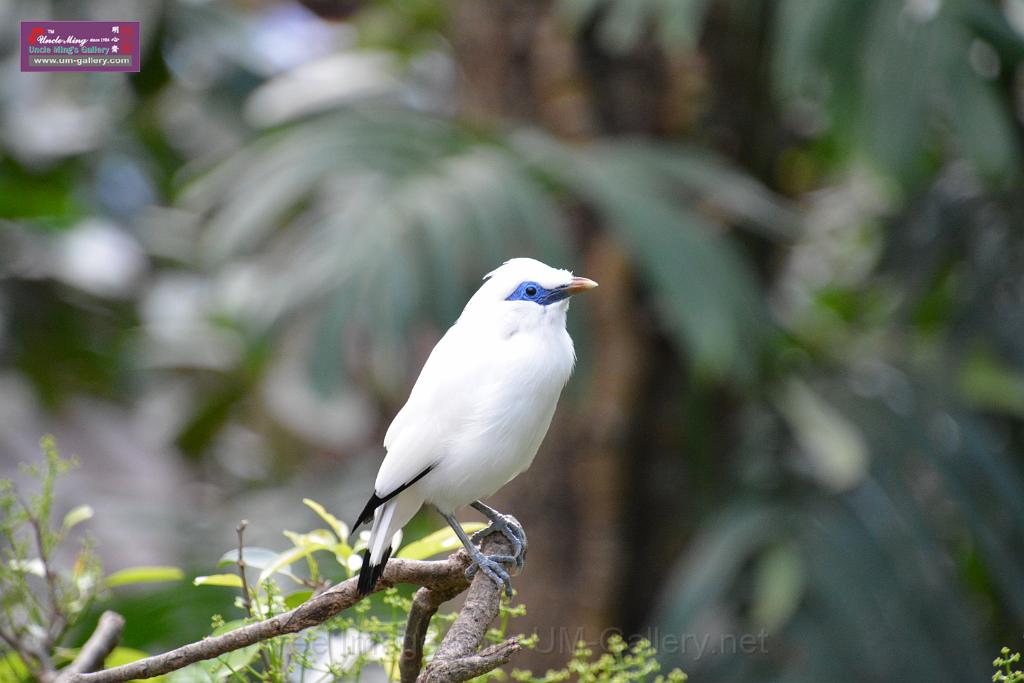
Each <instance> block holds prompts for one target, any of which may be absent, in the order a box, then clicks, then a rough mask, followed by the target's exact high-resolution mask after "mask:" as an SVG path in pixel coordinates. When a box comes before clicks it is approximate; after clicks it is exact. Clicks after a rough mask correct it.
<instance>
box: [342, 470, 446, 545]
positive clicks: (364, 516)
mask: <svg viewBox="0 0 1024 683" xmlns="http://www.w3.org/2000/svg"><path fill="white" fill-rule="evenodd" d="M433 469H434V465H431V466H430V467H428V468H427V469H425V470H423V471H422V472H420V473H419V474H417V475H416V476H415V477H413V478H412V479H410V480H409V481H407V482H405V483H404V484H402V485H401V486H399V487H398V488H397V489H395V490H394V491H392V492H391V493H389V494H388V495H386V496H384V497H383V498H381V497H380V496H378V495H377V492H376V491H374V493H373V495H372V496H370V500H368V501H367V502H366V507H364V508H363V511H362V512H360V513H359V517H358V518H357V519H356V523H355V524H353V525H352V530H353V531H355V530H356V529H357V528H358V527H359V526H360V525H362V524H364V523H365V522H369V521H370V520H371V519H373V512H374V510H376V509H377V508H379V507H380V506H381V505H383V504H384V503H386V502H388V501H389V500H391V499H392V498H394V497H395V496H397V495H398V494H399V493H401V492H402V491H404V490H406V489H407V488H409V487H410V486H412V485H413V484H415V483H416V482H418V481H419V480H420V479H422V478H423V477H425V476H427V475H428V474H430V471H431V470H433Z"/></svg>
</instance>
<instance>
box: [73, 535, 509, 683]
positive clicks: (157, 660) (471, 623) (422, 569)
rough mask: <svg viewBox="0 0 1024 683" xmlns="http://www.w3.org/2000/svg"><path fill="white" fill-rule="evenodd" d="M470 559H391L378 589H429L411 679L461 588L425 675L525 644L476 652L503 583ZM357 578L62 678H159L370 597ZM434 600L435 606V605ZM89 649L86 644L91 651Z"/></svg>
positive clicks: (101, 681) (465, 669) (499, 549)
mask: <svg viewBox="0 0 1024 683" xmlns="http://www.w3.org/2000/svg"><path fill="white" fill-rule="evenodd" d="M481 546H482V549H483V551H484V552H485V553H487V554H507V553H509V552H511V546H510V544H509V543H508V540H507V539H505V537H504V536H503V535H501V534H500V533H493V534H490V535H488V536H487V537H486V538H485V539H483V543H482V544H481ZM470 562H471V560H470V559H469V555H468V554H467V553H466V551H465V550H461V549H460V550H459V551H457V552H455V553H453V554H452V555H450V556H449V557H448V558H447V559H445V560H438V561H431V562H428V561H422V560H405V559H401V558H395V559H392V560H390V561H389V562H388V564H387V567H386V569H385V570H384V575H383V576H382V577H381V579H380V581H378V583H377V586H376V587H375V589H374V590H375V591H379V590H383V589H384V588H389V587H391V586H393V585H394V584H396V583H411V584H415V585H418V586H422V587H423V588H422V589H421V590H420V591H418V592H417V597H420V596H421V594H423V596H424V597H422V598H420V605H419V606H417V605H416V602H415V601H414V605H413V609H412V611H411V612H410V617H409V619H410V625H411V627H412V631H413V633H412V636H411V640H410V636H409V635H408V634H407V636H406V647H407V649H409V650H410V652H412V653H414V654H415V657H414V654H410V655H409V657H408V658H407V657H406V653H403V655H402V661H403V663H402V664H401V666H402V667H403V668H402V672H403V680H407V679H406V675H407V674H406V672H407V671H408V672H411V674H410V675H411V677H412V678H410V679H408V680H413V679H415V675H416V672H418V670H419V667H420V659H421V658H422V652H423V649H422V648H423V638H424V637H425V635H426V631H427V626H428V624H429V621H430V617H432V616H433V614H434V613H435V612H436V611H437V607H438V606H440V604H441V603H442V602H444V601H445V600H448V599H451V598H452V597H454V596H456V595H458V594H459V593H461V592H462V591H464V590H466V588H467V587H469V588H470V591H469V596H468V598H467V600H466V604H465V606H464V607H463V609H462V611H461V613H460V614H459V617H458V619H456V621H455V623H454V624H453V625H452V629H451V630H450V631H449V633H448V635H447V636H446V637H445V639H444V641H443V642H442V645H441V649H440V650H439V651H438V656H441V655H442V653H443V654H444V657H443V660H444V661H443V662H442V664H443V667H435V668H433V669H431V668H430V667H428V671H427V672H426V673H425V674H424V675H425V676H428V675H429V676H433V677H432V678H427V679H424V680H447V681H462V680H467V679H468V678H471V677H473V676H478V675H480V674H481V673H485V672H487V671H490V670H492V669H494V668H495V667H497V666H500V665H501V664H503V663H505V662H507V661H508V658H509V657H510V656H511V655H512V654H513V653H514V652H516V651H517V650H518V649H519V644H518V642H516V641H515V640H514V639H513V640H510V641H506V642H505V643H501V644H499V645H497V646H492V647H489V648H486V649H485V650H482V651H481V652H479V653H477V652H476V650H477V648H478V647H479V646H480V644H481V643H482V642H483V638H484V636H485V635H486V633H487V628H488V626H489V625H490V623H491V621H493V619H494V617H495V616H497V613H498V604H499V600H500V596H501V591H500V589H499V588H498V586H496V585H495V584H494V583H493V582H492V581H491V580H490V579H488V578H487V577H486V576H484V575H483V573H482V572H478V573H477V575H476V577H475V578H474V580H473V582H472V584H470V581H469V579H467V578H466V569H467V568H468V567H469V565H470ZM356 582H357V579H356V578H351V579H348V580H347V581H343V582H342V583H339V584H337V585H335V586H333V587H331V588H329V589H328V590H326V591H324V592H323V593H321V594H320V595H317V596H315V597H313V598H310V599H309V600H308V601H306V602H305V603H303V604H302V605H299V606H298V607H296V608H295V609H293V610H291V611H288V612H284V613H283V614H279V615H277V616H274V617H271V618H270V619H267V620H266V621H260V622H256V623H253V624H248V625H246V626H243V627H241V628H238V629H235V630H234V631H230V632H229V633H225V634H222V635H219V636H214V637H209V638H204V639H203V640H200V641H198V642H195V643H189V644H188V645H183V646H182V647H179V648H177V649H175V650H171V651H170V652H166V653H164V654H160V655H155V656H153V657H146V658H145V659H140V660H138V661H136V662H132V663H130V664H125V665H122V666H118V667H114V668H113V669H107V670H104V671H96V672H93V673H88V672H86V671H84V670H83V671H81V672H80V671H71V672H68V673H67V674H66V675H65V672H61V678H60V681H59V683H123V682H124V681H130V680H134V679H143V678H153V677H154V676H159V675H162V674H166V673H169V672H171V671H176V670H178V669H182V668H184V667H186V666H188V665H189V664H193V663H195V662H199V661H203V660H207V659H213V658H215V657H219V656H221V655H223V654H226V653H228V652H232V651H234V650H238V649H240V648H243V647H248V646H249V645H254V644H256V643H259V642H261V641H264V640H269V639H271V638H275V637H277V636H281V635H285V634H289V633H297V632H298V631H302V630H304V629H307V628H310V627H312V626H316V625H318V624H322V623H323V622H325V621H327V620H328V619H330V618H331V617H333V616H335V615H336V614H338V613H340V612H343V611H344V610H346V609H349V608H350V607H352V606H353V605H355V604H356V603H357V602H359V601H360V600H362V596H360V595H359V592H358V591H357V590H356ZM424 590H427V591H429V594H430V595H429V596H427V594H424V593H423V591H424ZM435 603H436V605H435ZM431 606H433V608H432V609H431ZM115 616H116V615H115ZM101 626H102V623H101ZM99 630H100V629H97V633H94V634H93V637H91V638H90V639H89V642H90V643H91V642H92V641H93V639H94V638H99V636H98V633H99ZM453 632H454V633H455V635H453ZM84 651H85V650H84V649H83V653H84ZM416 653H418V654H416ZM104 656H105V655H104ZM436 659H437V658H435V660H436ZM76 661H77V660H76ZM434 663H436V661H435V662H432V663H431V667H433V666H434ZM413 667H414V668H413ZM474 672H475V673H474ZM449 674H450V675H449ZM437 675H444V676H445V678H443V679H441V678H436V676H437Z"/></svg>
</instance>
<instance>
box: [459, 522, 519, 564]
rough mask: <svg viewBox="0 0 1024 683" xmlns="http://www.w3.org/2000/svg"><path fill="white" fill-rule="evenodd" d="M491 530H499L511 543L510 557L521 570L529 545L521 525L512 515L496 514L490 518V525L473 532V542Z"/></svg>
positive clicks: (478, 541)
mask: <svg viewBox="0 0 1024 683" xmlns="http://www.w3.org/2000/svg"><path fill="white" fill-rule="evenodd" d="M492 531H499V532H501V534H502V535H504V536H505V538H507V539H508V540H509V542H510V543H511V544H512V559H513V561H514V562H515V564H516V569H520V570H521V569H522V568H523V564H524V563H525V562H526V550H527V548H528V547H529V544H528V543H527V541H526V531H525V530H524V529H523V527H522V525H521V524H520V523H519V522H518V521H517V520H516V518H515V517H513V516H512V515H501V514H499V515H496V516H495V517H492V518H491V524H490V526H488V527H487V528H486V529H481V530H480V531H478V532H476V533H475V534H473V542H474V543H480V541H482V540H483V539H484V537H486V536H487V535H488V534H490V533H491V532H492Z"/></svg>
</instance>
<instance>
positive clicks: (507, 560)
mask: <svg viewBox="0 0 1024 683" xmlns="http://www.w3.org/2000/svg"><path fill="white" fill-rule="evenodd" d="M470 557H472V558H473V564H471V565H469V569H467V570H466V578H469V579H471V578H473V576H474V575H475V574H476V571H477V569H479V570H480V571H482V572H483V573H484V574H485V575H486V576H487V577H488V578H489V579H490V580H491V581H493V582H494V583H495V584H497V586H498V588H502V587H504V588H505V595H506V596H508V597H509V598H511V597H512V577H511V576H509V574H508V570H506V569H505V567H503V566H502V565H503V564H517V561H516V558H514V557H512V556H511V555H484V554H483V553H482V552H480V551H479V550H478V551H476V552H475V553H470Z"/></svg>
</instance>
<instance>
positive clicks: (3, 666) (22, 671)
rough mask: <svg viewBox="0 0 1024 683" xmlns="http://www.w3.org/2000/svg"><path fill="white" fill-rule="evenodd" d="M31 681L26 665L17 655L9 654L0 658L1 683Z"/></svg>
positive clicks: (26, 682) (25, 682)
mask: <svg viewBox="0 0 1024 683" xmlns="http://www.w3.org/2000/svg"><path fill="white" fill-rule="evenodd" d="M31 680H32V677H31V676H30V675H29V673H28V669H27V668H26V667H25V663H24V662H23V661H21V657H19V656H18V655H17V654H16V653H14V652H8V653H7V655H6V656H5V657H3V658H0V683H28V682H29V681H31Z"/></svg>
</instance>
